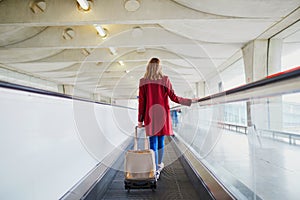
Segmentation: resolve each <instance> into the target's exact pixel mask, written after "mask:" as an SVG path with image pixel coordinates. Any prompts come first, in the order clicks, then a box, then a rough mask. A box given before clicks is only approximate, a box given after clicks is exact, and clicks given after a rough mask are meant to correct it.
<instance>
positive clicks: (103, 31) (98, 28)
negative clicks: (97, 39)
mask: <svg viewBox="0 0 300 200" xmlns="http://www.w3.org/2000/svg"><path fill="white" fill-rule="evenodd" d="M94 27H95V28H96V30H97V32H98V34H99V35H100V36H101V37H103V38H104V37H106V36H107V33H106V31H105V29H104V28H102V26H100V25H98V24H94Z"/></svg>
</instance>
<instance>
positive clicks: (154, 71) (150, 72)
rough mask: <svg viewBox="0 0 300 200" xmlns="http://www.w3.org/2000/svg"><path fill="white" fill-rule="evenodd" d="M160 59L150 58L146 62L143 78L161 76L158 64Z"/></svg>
mask: <svg viewBox="0 0 300 200" xmlns="http://www.w3.org/2000/svg"><path fill="white" fill-rule="evenodd" d="M159 63H160V60H159V59H158V58H151V60H150V61H149V62H148V65H147V69H146V73H145V75H144V78H145V79H150V80H158V79H161V78H162V77H163V73H162V69H161V66H160V64H159Z"/></svg>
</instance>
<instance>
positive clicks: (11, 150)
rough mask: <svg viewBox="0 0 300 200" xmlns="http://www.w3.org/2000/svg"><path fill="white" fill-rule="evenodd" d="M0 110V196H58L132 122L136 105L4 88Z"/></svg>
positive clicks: (130, 127) (117, 140)
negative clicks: (60, 96)
mask: <svg viewBox="0 0 300 200" xmlns="http://www.w3.org/2000/svg"><path fill="white" fill-rule="evenodd" d="M0 110H1V112H0V123H1V125H0V158H1V168H0V199H14V200H17V199H22V200H26V199H28V200H29V199H30V200H35V199H36V200H40V199H43V200H47V199H49V200H50V199H51V200H53V199H58V198H60V197H61V196H62V195H63V194H64V193H65V192H67V190H68V189H70V188H71V187H72V186H73V185H74V184H76V183H77V182H78V181H79V180H80V179H81V178H82V177H83V176H84V175H86V174H87V173H88V171H90V170H91V169H92V168H93V167H94V166H95V165H96V164H97V163H98V162H99V161H101V160H102V159H103V158H104V156H105V155H107V154H108V153H110V152H111V151H112V150H114V148H115V147H117V146H118V145H119V144H121V143H122V142H123V141H124V140H125V139H126V138H127V137H128V135H129V134H131V133H130V130H133V126H134V123H135V122H136V118H135V117H136V111H135V110H127V109H125V108H114V107H111V106H108V105H101V104H93V103H88V102H80V101H75V100H70V99H63V98H56V97H49V96H44V95H38V94H32V93H27V92H19V91H13V90H7V89H0ZM113 115H117V116H118V117H114V116H113ZM120 119H125V120H123V122H121V123H119V122H118V120H120ZM124 122H126V123H124ZM119 124H122V125H119ZM121 129H124V130H125V131H122V130H121ZM127 132H128V133H127Z"/></svg>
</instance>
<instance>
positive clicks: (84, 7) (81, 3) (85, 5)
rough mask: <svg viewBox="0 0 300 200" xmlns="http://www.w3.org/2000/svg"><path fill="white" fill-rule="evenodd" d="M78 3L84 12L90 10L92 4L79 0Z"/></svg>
mask: <svg viewBox="0 0 300 200" xmlns="http://www.w3.org/2000/svg"><path fill="white" fill-rule="evenodd" d="M77 2H78V3H79V5H80V7H81V8H82V9H83V10H88V9H89V8H90V4H89V2H88V1H87V0H77Z"/></svg>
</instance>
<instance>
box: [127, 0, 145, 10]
mask: <svg viewBox="0 0 300 200" xmlns="http://www.w3.org/2000/svg"><path fill="white" fill-rule="evenodd" d="M140 6H141V5H140V2H139V1H138V0H126V1H125V4H124V7H125V9H126V10H127V11H129V12H134V11H137V10H138V9H139V8H140Z"/></svg>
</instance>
